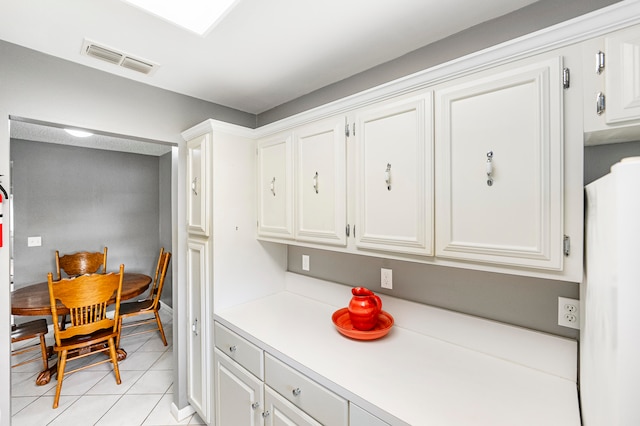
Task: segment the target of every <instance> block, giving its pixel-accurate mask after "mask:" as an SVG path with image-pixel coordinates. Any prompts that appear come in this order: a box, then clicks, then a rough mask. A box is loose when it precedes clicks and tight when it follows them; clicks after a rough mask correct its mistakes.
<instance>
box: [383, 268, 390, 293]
mask: <svg viewBox="0 0 640 426" xmlns="http://www.w3.org/2000/svg"><path fill="white" fill-rule="evenodd" d="M380 286H382V288H388V289H389V290H391V289H392V288H393V271H392V270H391V269H385V268H380Z"/></svg>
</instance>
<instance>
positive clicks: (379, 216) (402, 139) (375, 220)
mask: <svg viewBox="0 0 640 426" xmlns="http://www.w3.org/2000/svg"><path fill="white" fill-rule="evenodd" d="M432 103H433V102H432V94H431V92H428V93H426V94H423V95H420V96H416V97H412V98H408V99H404V100H399V101H393V102H389V103H385V104H382V105H379V106H376V107H373V108H370V109H367V110H364V111H362V112H359V113H358V114H357V115H356V127H355V138H356V144H357V146H356V188H357V189H356V227H355V229H354V233H355V236H356V245H357V247H358V248H364V249H374V250H384V251H392V252H400V253H409V254H419V255H425V256H431V255H433V165H432V164H433V112H432Z"/></svg>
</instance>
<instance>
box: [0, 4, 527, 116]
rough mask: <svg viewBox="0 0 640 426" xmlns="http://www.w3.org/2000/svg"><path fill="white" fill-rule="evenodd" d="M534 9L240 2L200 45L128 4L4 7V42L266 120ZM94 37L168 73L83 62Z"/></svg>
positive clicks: (0, 14) (0, 31) (0, 15)
mask: <svg viewBox="0 0 640 426" xmlns="http://www.w3.org/2000/svg"><path fill="white" fill-rule="evenodd" d="M174 1H175V0H174ZM533 2H534V0H483V1H478V0H239V1H238V2H237V4H236V6H235V7H234V8H233V10H231V12H229V13H228V14H227V16H226V17H225V18H224V19H223V20H222V21H221V22H220V23H219V24H218V25H217V26H216V27H215V28H213V30H211V31H210V32H209V33H208V34H207V35H206V37H201V36H198V35H196V34H195V33H191V32H189V31H187V30H184V29H182V28H180V27H178V26H175V25H173V24H171V23H169V22H167V21H165V20H162V19H160V18H157V17H155V16H152V15H149V14H147V13H145V12H143V11H142V10H140V9H138V8H136V7H134V6H131V5H130V4H128V3H126V2H122V1H120V0H56V1H52V0H2V1H1V2H0V39H2V40H6V41H8V42H11V43H14V44H18V45H21V46H24V47H28V48H31V49H35V50H38V51H41V52H44V53H47V54H50V55H53V56H57V57H60V58H64V59H67V60H69V61H73V62H77V63H79V64H83V65H86V66H89V67H93V68H97V69H100V70H103V71H105V72H109V73H112V74H116V75H119V76H122V77H125V78H129V79H132V80H136V81H140V82H143V83H146V84H149V85H152V86H156V87H160V88H164V89H167V90H171V91H174V92H177V93H182V94H185V95H189V96H193V97H196V98H199V99H203V100H206V101H210V102H214V103H216V104H220V105H225V106H228V107H231V108H236V109H239V110H241V111H245V112H249V113H252V114H258V113H261V112H263V111H266V110H269V109H271V108H273V107H276V106H278V105H280V104H282V103H285V102H287V101H290V100H293V99H296V98H298V97H300V96H302V95H305V94H307V93H309V92H312V91H314V90H317V89H320V88H322V87H324V86H326V85H329V84H332V83H335V82H337V81H340V80H343V79H345V78H347V77H350V76H352V75H354V74H357V73H360V72H362V71H365V70H367V69H369V68H372V67H374V66H376V65H379V64H382V63H384V62H388V61H390V60H392V59H395V58H397V57H399V56H402V55H404V54H406V53H408V52H410V51H413V50H415V49H417V48H419V47H422V46H425V45H427V44H430V43H432V42H434V41H436V40H439V39H442V38H444V37H447V36H449V35H451V34H454V33H457V32H459V31H462V30H464V29H466V28H469V27H471V26H473V25H476V24H478V23H481V22H484V21H486V20H489V19H492V18H495V17H497V16H500V15H503V14H506V13H508V12H511V11H513V10H516V9H519V8H521V7H523V6H525V5H527V4H530V3H533ZM85 38H88V39H90V40H92V41H94V42H97V43H99V44H102V45H105V46H107V47H111V48H113V49H116V50H119V51H123V52H126V53H128V54H131V55H133V56H136V57H139V58H143V59H147V60H149V61H152V62H155V63H158V64H160V66H159V67H158V69H157V70H156V71H155V72H153V73H152V74H151V75H144V74H140V73H137V72H135V71H131V70H128V69H126V68H122V67H118V66H116V65H112V64H109V63H106V62H102V61H99V60H97V59H94V58H91V57H87V56H82V55H81V54H80V51H81V47H82V44H83V40H84V39H85Z"/></svg>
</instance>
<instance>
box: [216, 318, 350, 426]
mask: <svg viewBox="0 0 640 426" xmlns="http://www.w3.org/2000/svg"><path fill="white" fill-rule="evenodd" d="M214 336H215V337H214V340H215V349H214V356H213V358H214V372H213V376H214V379H213V380H214V386H213V392H214V398H213V399H214V406H215V416H214V417H215V424H216V426H237V425H248V426H253V425H266V426H275V425H298V426H318V425H324V426H348V424H349V402H348V401H347V400H346V399H344V398H342V397H340V396H339V395H337V394H335V393H334V392H332V391H330V390H328V389H327V388H325V387H323V386H321V385H320V384H318V383H316V382H315V381H313V380H311V379H310V378H308V377H306V376H305V375H303V374H301V373H300V372H298V371H297V370H295V369H293V368H291V367H289V366H288V365H286V364H284V363H283V362H281V361H279V360H278V359H276V358H275V357H273V356H272V355H270V354H268V353H265V352H264V351H263V350H262V349H260V348H259V347H257V346H255V345H254V344H252V343H251V342H249V341H247V340H246V339H244V338H242V337H241V336H239V335H237V334H236V333H234V332H233V331H231V330H229V329H228V328H226V327H224V326H223V325H221V324H219V323H217V322H216V323H215V325H214ZM263 362H264V363H263Z"/></svg>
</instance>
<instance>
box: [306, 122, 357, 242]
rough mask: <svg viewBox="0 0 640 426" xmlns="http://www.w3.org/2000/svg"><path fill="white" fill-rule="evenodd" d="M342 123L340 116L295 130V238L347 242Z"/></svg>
mask: <svg viewBox="0 0 640 426" xmlns="http://www.w3.org/2000/svg"><path fill="white" fill-rule="evenodd" d="M344 125H345V121H344V118H337V119H329V120H324V121H321V122H319V123H313V124H309V125H307V126H304V127H302V128H300V129H298V130H296V131H295V155H296V165H297V167H296V173H297V175H296V206H297V215H296V240H299V241H311V242H318V243H324V244H332V245H340V246H345V245H346V243H347V237H346V232H345V228H346V225H347V200H346V197H347V182H346V136H345V131H344Z"/></svg>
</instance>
